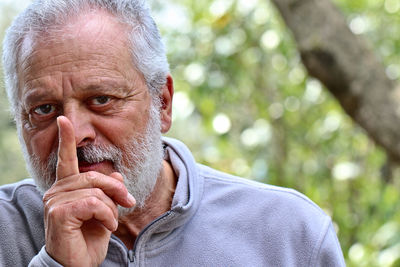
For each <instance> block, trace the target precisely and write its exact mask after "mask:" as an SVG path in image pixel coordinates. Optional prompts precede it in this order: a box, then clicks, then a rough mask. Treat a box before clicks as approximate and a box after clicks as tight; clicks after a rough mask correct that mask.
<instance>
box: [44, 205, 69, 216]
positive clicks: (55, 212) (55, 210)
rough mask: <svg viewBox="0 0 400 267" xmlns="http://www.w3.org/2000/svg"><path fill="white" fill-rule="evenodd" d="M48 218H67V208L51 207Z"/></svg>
mask: <svg viewBox="0 0 400 267" xmlns="http://www.w3.org/2000/svg"><path fill="white" fill-rule="evenodd" d="M47 216H48V217H49V218H50V219H56V218H64V217H65V216H66V208H65V207H62V206H51V207H49V208H48V210H47Z"/></svg>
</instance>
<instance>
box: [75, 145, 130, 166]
mask: <svg viewBox="0 0 400 267" xmlns="http://www.w3.org/2000/svg"><path fill="white" fill-rule="evenodd" d="M76 156H77V158H78V161H85V162H88V163H99V162H102V161H106V160H108V161H111V162H116V161H119V160H120V159H121V158H122V152H121V150H120V149H119V148H117V147H116V146H113V145H107V146H106V145H93V144H89V145H86V146H84V147H78V148H77V149H76Z"/></svg>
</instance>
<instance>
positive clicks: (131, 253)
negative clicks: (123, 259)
mask: <svg viewBox="0 0 400 267" xmlns="http://www.w3.org/2000/svg"><path fill="white" fill-rule="evenodd" d="M128 258H129V261H130V262H135V253H133V250H131V249H130V250H128Z"/></svg>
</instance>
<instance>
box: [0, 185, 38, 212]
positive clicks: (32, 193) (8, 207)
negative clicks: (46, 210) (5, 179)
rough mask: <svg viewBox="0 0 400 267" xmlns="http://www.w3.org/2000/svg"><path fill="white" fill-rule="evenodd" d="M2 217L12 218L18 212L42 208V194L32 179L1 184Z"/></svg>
mask: <svg viewBox="0 0 400 267" xmlns="http://www.w3.org/2000/svg"><path fill="white" fill-rule="evenodd" d="M0 206H1V207H2V210H3V211H2V215H0V218H3V219H4V218H10V216H11V217H15V216H17V214H26V213H32V212H37V211H40V210H41V209H42V195H41V194H40V192H39V191H38V190H37V188H36V185H35V184H34V182H33V180H32V179H25V180H22V181H19V182H16V183H13V184H6V185H2V186H0Z"/></svg>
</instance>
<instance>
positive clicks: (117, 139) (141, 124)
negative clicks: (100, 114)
mask: <svg viewBox="0 0 400 267" xmlns="http://www.w3.org/2000/svg"><path fill="white" fill-rule="evenodd" d="M137 114H139V113H135V114H134V115H133V114H124V115H125V116H118V117H113V118H107V119H104V118H103V119H102V120H101V121H99V123H98V124H97V127H96V128H97V130H98V132H99V133H101V135H102V136H104V137H105V139H107V140H108V142H110V143H112V144H114V145H116V146H118V147H120V146H121V145H124V144H126V142H129V141H130V140H131V139H132V138H138V137H140V136H143V134H144V133H145V130H146V126H147V119H148V116H147V114H143V113H140V115H137Z"/></svg>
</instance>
